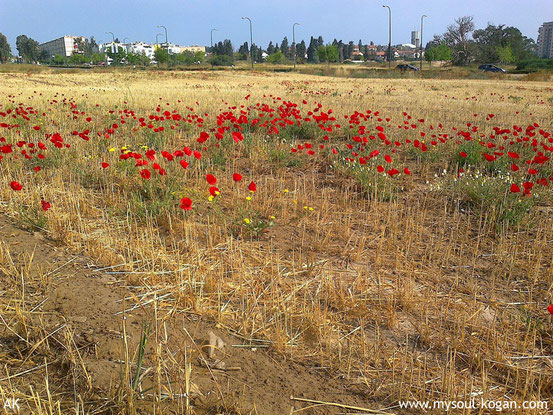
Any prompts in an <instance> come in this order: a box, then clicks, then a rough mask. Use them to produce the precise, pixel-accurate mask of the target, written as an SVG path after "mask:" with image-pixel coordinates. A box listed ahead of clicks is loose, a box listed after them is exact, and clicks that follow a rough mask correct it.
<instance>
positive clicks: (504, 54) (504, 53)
mask: <svg viewBox="0 0 553 415" xmlns="http://www.w3.org/2000/svg"><path fill="white" fill-rule="evenodd" d="M496 52H497V57H498V59H499V62H501V63H513V62H515V61H516V58H515V55H513V51H512V49H511V45H505V46H498V47H497V48H496Z"/></svg>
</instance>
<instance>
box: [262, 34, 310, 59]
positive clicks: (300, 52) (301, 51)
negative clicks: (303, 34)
mask: <svg viewBox="0 0 553 415" xmlns="http://www.w3.org/2000/svg"><path fill="white" fill-rule="evenodd" d="M267 53H269V52H268V51H267ZM306 53H307V48H306V47H305V40H302V41H301V42H300V43H298V44H297V45H296V56H297V58H296V59H297V61H298V63H303V62H304V61H305V54H306Z"/></svg>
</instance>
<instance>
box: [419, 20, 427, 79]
mask: <svg viewBox="0 0 553 415" xmlns="http://www.w3.org/2000/svg"><path fill="white" fill-rule="evenodd" d="M425 17H428V16H427V15H426V14H423V15H422V16H421V38H420V42H421V51H420V56H419V59H420V61H421V63H420V70H421V71H422V23H423V19H424V18H425Z"/></svg>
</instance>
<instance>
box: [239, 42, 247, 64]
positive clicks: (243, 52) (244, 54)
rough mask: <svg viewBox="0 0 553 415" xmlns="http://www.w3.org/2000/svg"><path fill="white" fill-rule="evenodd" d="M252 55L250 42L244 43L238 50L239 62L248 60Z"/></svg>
mask: <svg viewBox="0 0 553 415" xmlns="http://www.w3.org/2000/svg"><path fill="white" fill-rule="evenodd" d="M249 54H250V47H249V45H248V42H244V44H243V45H242V46H240V47H239V48H238V60H242V61H245V60H248V55H249Z"/></svg>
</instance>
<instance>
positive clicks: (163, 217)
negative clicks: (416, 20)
mask: <svg viewBox="0 0 553 415" xmlns="http://www.w3.org/2000/svg"><path fill="white" fill-rule="evenodd" d="M0 79H1V82H0V137H1V138H0V141H1V142H0V156H1V159H0V171H1V175H0V209H1V213H2V215H1V216H0V281H1V284H0V363H1V368H2V370H1V373H0V396H1V397H2V400H3V401H4V402H5V401H6V400H7V399H18V404H19V405H20V406H21V411H22V413H33V414H61V413H63V414H66V413H67V414H70V413H75V414H85V413H86V414H100V413H128V414H134V413H144V414H149V413H156V414H165V413H167V414H169V413H186V414H294V413H301V414H309V413H312V414H320V413H321V414H338V413H340V414H342V413H349V414H352V413H420V412H421V410H420V409H405V408H401V407H400V406H399V401H400V400H422V401H438V400H450V401H451V400H457V401H469V400H470V399H472V398H477V399H478V400H480V399H484V400H493V401H516V402H518V403H522V402H523V401H549V400H550V399H551V398H553V377H552V376H551V372H552V367H553V326H552V322H551V319H550V313H549V312H548V310H547V307H548V306H549V304H551V302H552V301H553V292H552V283H553V219H552V213H553V197H552V193H551V187H552V186H553V183H551V184H550V182H552V181H553V162H552V161H551V153H552V150H553V135H552V134H553V125H552V124H553V88H552V87H551V85H552V84H551V82H530V81H524V82H523V81H514V80H502V79H498V80H421V79H414V78H409V79H381V80H379V79H350V78H333V77H316V76H310V75H300V74H291V73H286V74H270V73H262V72H259V73H251V72H245V71H244V72H231V71H216V72H209V71H205V72H202V71H199V72H190V73H183V72H140V71H137V72H117V71H113V72H103V73H97V72H82V73H81V72H70V73H65V72H63V71H58V72H55V71H52V72H48V71H44V72H40V73H27V74H26V73H2V74H0ZM291 397H293V398H294V399H291ZM298 398H299V399H303V401H301V400H298ZM314 401H322V402H324V403H321V402H314ZM549 407H550V408H553V403H551V404H550V405H549ZM369 410H370V411H373V412H370V411H369ZM459 412H463V411H459ZM468 412H469V411H465V413H468ZM490 412H494V411H491V410H490ZM518 412H519V413H545V412H546V410H545V409H543V408H542V409H535V410H528V409H526V410H519V411H518ZM429 413H434V412H433V411H432V410H430V411H429ZM435 413H443V411H441V412H440V411H438V410H436V411H435ZM471 413H479V412H478V411H473V412H471ZM481 413H486V410H483V411H482V412H481Z"/></svg>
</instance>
